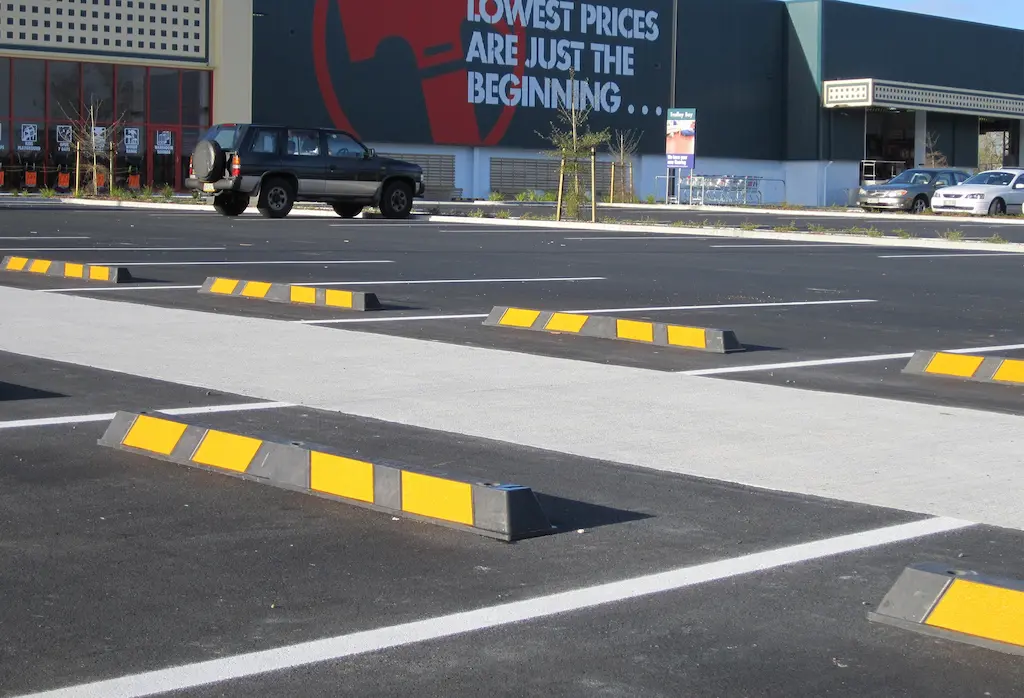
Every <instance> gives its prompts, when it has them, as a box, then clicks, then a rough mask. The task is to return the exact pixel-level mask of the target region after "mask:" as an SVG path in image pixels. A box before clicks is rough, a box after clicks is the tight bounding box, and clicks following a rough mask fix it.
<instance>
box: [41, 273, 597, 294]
mask: <svg viewBox="0 0 1024 698" xmlns="http://www.w3.org/2000/svg"><path fill="white" fill-rule="evenodd" d="M606 280H607V279H606V278H605V277H603V276H555V277H550V278H536V279H390V280H388V281H295V282H289V285H292V286H416V285H423V286H429V285H434V284H437V285H445V284H506V283H548V282H560V281H606ZM197 288H202V285H195V286H131V285H122V286H99V287H95V288H87V287H86V288H47V289H43V293H90V292H92V291H183V290H195V289H197Z"/></svg>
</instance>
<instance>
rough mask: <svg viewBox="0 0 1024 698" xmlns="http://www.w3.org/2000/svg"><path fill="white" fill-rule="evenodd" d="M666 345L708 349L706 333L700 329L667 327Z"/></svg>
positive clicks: (677, 326) (676, 326)
mask: <svg viewBox="0 0 1024 698" xmlns="http://www.w3.org/2000/svg"><path fill="white" fill-rule="evenodd" d="M668 343H669V344H671V345H672V346H674V347H692V348H694V349H707V348H708V333H707V331H706V330H704V329H703V328H701V327H681V326H679V325H669V326H668Z"/></svg>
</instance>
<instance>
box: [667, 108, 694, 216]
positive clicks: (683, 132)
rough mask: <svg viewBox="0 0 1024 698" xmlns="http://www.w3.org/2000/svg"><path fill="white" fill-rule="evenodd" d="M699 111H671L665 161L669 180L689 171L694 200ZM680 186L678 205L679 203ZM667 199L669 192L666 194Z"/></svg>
mask: <svg viewBox="0 0 1024 698" xmlns="http://www.w3.org/2000/svg"><path fill="white" fill-rule="evenodd" d="M696 152H697V110H696V109H669V110H668V120H667V123H666V126H665V159H666V164H667V166H668V178H667V179H668V180H669V181H671V180H672V179H673V178H674V177H675V175H676V172H677V171H678V170H679V169H684V170H689V171H690V176H689V181H690V199H691V200H692V199H693V170H694V167H696V165H697V158H696ZM678 190H679V187H678V185H677V186H676V193H677V197H676V203H678ZM666 199H667V192H666Z"/></svg>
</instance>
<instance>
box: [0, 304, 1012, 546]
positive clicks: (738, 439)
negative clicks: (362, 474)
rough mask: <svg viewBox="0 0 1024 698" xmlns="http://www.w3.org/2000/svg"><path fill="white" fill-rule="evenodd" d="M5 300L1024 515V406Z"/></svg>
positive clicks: (74, 359)
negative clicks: (968, 405)
mask: <svg viewBox="0 0 1024 698" xmlns="http://www.w3.org/2000/svg"><path fill="white" fill-rule="evenodd" d="M0 308H3V312H2V323H3V326H4V327H11V328H17V331H15V332H12V331H0V351H10V352H13V353H16V354H21V355H26V356H33V357H37V358H41V359H48V360H53V361H63V362H66V363H73V364H78V365H83V366H89V367H93V368H98V369H105V370H110V371H117V372H120V373H125V374H129V375H135V376H141V377H144V378H148V379H152V380H162V381H166V382H172V383H180V384H184V385H189V386H193V387H201V388H204V389H207V390H216V391H217V392H219V393H223V394H227V395H244V396H247V397H251V398H253V399H254V400H264V401H274V402H277V401H279V402H288V403H292V404H297V405H303V406H306V407H309V408H314V409H325V410H330V411H336V412H343V413H346V414H351V415H355V416H361V417H367V418H371V419H378V420H382V421H385V422H394V423H400V424H406V425H409V426H414V427H420V428H424V429H433V430H437V431H444V432H447V433H454V434H462V435H466V436H470V437H479V438H484V439H492V440H495V441H503V442H507V443H510V444H518V445H521V446H526V447H533V448H540V449H545V450H548V451H553V452H560V453H569V454H573V455H576V456H580V457H583V458H591V459H597V460H604V461H610V462H618V463H625V464H630V465H636V466H640V467H646V468H652V469H656V470H661V471H665V472H673V473H681V474H686V475H691V476H696V477H704V478H710V479H714V480H723V481H729V482H734V483H739V484H742V485H749V486H754V487H761V488H764V489H770V490H780V491H786V492H794V493H798V494H806V495H814V496H820V497H827V498H832V499H838V500H844V501H848V502H856V503H861V504H870V505H875V506H882V507H888V508H893V509H901V510H904V511H914V512H920V513H923V514H930V515H934V516H950V517H954V518H960V519H969V520H972V521H979V522H982V523H988V524H993V525H997V526H1004V527H1008V528H1016V529H1024V509H1022V508H1021V506H1020V498H1019V494H1018V493H1019V492H1020V491H1021V490H1024V471H1022V469H1021V468H1020V450H1021V446H1022V443H1024V418H1022V417H1020V416H1015V415H1011V414H1002V413H995V412H983V411H979V410H971V409H963V408H955V407H949V406H941V405H928V404H921V403H912V402H902V401H897V400H884V399H878V398H870V397H863V396H856V395H845V394H836V393H827V392H816V391H812V390H800V389H796V388H791V387H783V386H777V385H765V384H759V383H756V382H747V381H721V380H709V379H707V378H701V377H694V376H685V375H679V374H672V373H668V374H666V373H665V372H663V371H653V370H644V369H638V368H631V367H623V366H614V365H604V364H597V363H591V362H586V361H575V360H569V359H561V358H554V357H549V356H540V355H533V354H523V353H518V352H513V351H502V350H495V349H487V348H482V347H471V346H464V345H458V344H450V343H441V342H431V341H425V340H419V339H413V338H409V337H401V336H392V335H386V334H384V335H382V334H378V333H366V332H358V331H347V330H345V329H333V328H321V327H310V326H308V325H302V324H297V323H291V322H282V321H276V320H267V319H262V318H253V317H238V316H225V315H218V314H213V313H202V312H196V311H189V310H181V309H173V308H161V307H153V306H142V305H138V304H135V303H120V302H115V301H110V300H98V299H95V298H88V297H82V296H77V295H76V296H71V295H58V294H46V293H36V292H33V291H25V290H20V289H13V288H6V287H0ZM111 337H130V338H131V341H116V342H112V341H110V338H111ZM206 347H209V348H211V349H212V350H210V351H206V350H204V349H203V348H206ZM297 347H301V350H296V348H297ZM339 357H343V360H339ZM865 435H869V436H868V437H866V436H865ZM894 463H895V464H898V465H899V467H898V468H896V467H894V465H893V464H894ZM979 463H980V464H983V466H984V467H979V466H978V465H977V464H979ZM950 482H956V483H957V487H950V486H949V483H950Z"/></svg>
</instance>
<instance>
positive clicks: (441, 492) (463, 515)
mask: <svg viewBox="0 0 1024 698" xmlns="http://www.w3.org/2000/svg"><path fill="white" fill-rule="evenodd" d="M402 511H407V512H409V513H410V514H419V515H420V516H429V517H431V518H434V519H442V520H444V521H452V522H454V523H461V524H466V525H467V526H472V525H473V488H472V486H471V485H469V484H468V483H465V482H456V481H454V480H445V479H444V478H439V477H433V476H430V475H420V474H419V473H410V472H408V471H406V470H403V471H402Z"/></svg>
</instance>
